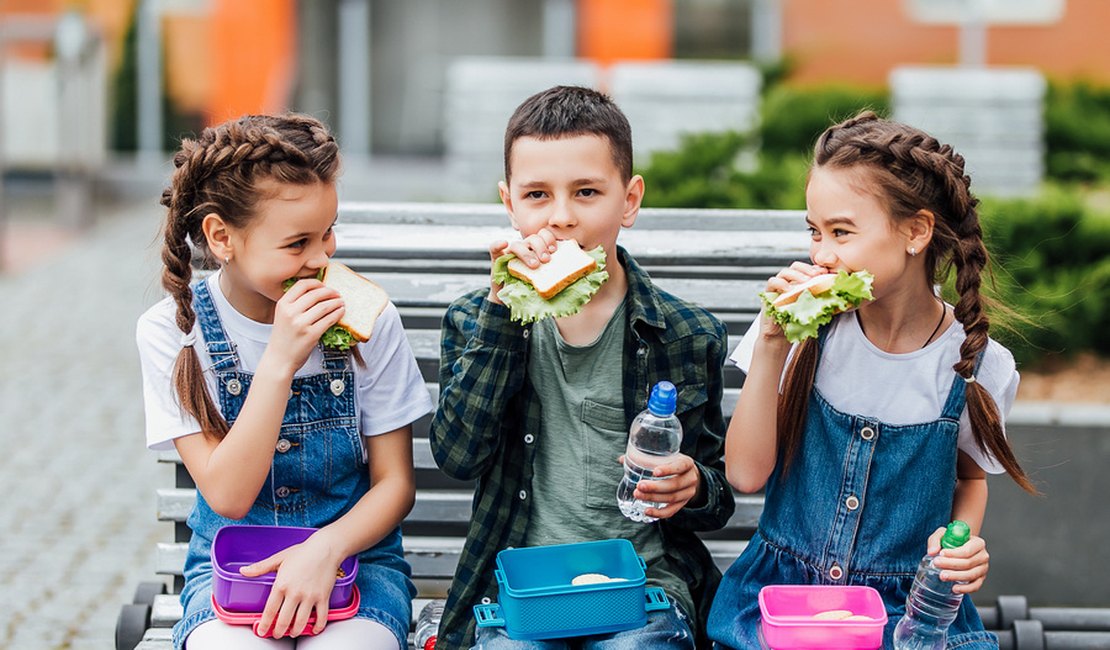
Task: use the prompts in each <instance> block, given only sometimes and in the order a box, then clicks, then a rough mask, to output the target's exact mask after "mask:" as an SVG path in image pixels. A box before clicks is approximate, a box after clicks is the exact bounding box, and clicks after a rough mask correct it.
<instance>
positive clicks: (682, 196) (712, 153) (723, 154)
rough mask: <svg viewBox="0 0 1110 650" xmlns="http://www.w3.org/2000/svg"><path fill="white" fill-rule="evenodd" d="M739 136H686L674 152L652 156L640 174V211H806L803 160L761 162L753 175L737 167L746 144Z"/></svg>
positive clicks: (797, 157) (765, 159)
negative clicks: (642, 189)
mask: <svg viewBox="0 0 1110 650" xmlns="http://www.w3.org/2000/svg"><path fill="white" fill-rule="evenodd" d="M748 141H749V140H748V138H747V137H745V136H743V135H741V134H739V133H734V132H733V133H706V134H696V135H687V136H685V137H684V138H683V139H682V144H681V146H680V147H679V149H678V150H676V151H664V152H659V153H656V154H655V155H654V156H652V159H651V164H650V166H648V167H646V168H644V169H642V170H638V173H642V174H643V176H644V179H645V185H646V190H645V193H644V205H645V206H648V207H660V208H665V207H686V208H737V207H739V208H770V207H775V208H781V209H789V208H802V207H805V187H804V185H805V175H806V170H807V161H806V158H805V156H801V155H795V156H780V157H770V156H760V161H759V163H758V164H757V165H756V166H755V167H754V169H751V170H748V169H745V168H744V166H742V165H738V164H737V161H738V160H742V159H743V157H744V152H745V150H746V146H747V144H748Z"/></svg>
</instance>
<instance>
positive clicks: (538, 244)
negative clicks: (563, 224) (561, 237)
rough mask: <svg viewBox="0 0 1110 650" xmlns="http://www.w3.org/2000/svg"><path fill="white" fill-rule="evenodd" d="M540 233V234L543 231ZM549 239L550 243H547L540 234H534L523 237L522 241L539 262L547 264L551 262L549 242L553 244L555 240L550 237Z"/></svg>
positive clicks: (550, 244) (550, 245)
mask: <svg viewBox="0 0 1110 650" xmlns="http://www.w3.org/2000/svg"><path fill="white" fill-rule="evenodd" d="M540 232H541V233H542V232H543V231H540ZM550 239H551V241H548V239H545V238H544V236H543V235H542V234H540V233H536V234H535V235H529V236H527V237H525V238H524V241H525V242H526V243H527V244H528V246H529V247H531V249H532V251H533V253H534V254H535V255H536V258H537V259H538V260H539V261H540V262H549V261H551V253H552V252H553V250H552V243H551V242H553V241H554V240H555V238H554V236H551V237H550Z"/></svg>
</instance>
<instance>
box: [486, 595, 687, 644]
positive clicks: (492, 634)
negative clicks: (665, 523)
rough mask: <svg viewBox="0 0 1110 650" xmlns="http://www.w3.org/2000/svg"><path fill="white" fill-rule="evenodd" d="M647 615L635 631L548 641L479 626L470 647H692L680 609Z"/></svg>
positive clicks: (675, 607)
mask: <svg viewBox="0 0 1110 650" xmlns="http://www.w3.org/2000/svg"><path fill="white" fill-rule="evenodd" d="M647 616H648V620H647V623H645V624H644V625H643V626H642V627H638V628H636V629H634V630H625V631H623V632H612V633H610V634H598V635H596V636H584V637H576V638H568V639H552V640H549V641H516V640H513V639H510V638H509V636H508V635H507V634H506V633H505V628H503V627H480V628H478V629H477V632H476V634H475V636H476V641H477V642H476V643H475V645H474V648H473V650H570V649H571V648H581V650H653V649H654V648H659V649H660V650H663V649H666V650H683V649H684V648H687V649H691V650H692V648H693V647H694V634H693V632H691V631H690V624H689V621H688V620H687V617H686V614H685V613H684V612H683V611H682V609H681V608H679V607H677V606H675V605H671V608H670V609H664V610H661V611H658V612H648V615H647Z"/></svg>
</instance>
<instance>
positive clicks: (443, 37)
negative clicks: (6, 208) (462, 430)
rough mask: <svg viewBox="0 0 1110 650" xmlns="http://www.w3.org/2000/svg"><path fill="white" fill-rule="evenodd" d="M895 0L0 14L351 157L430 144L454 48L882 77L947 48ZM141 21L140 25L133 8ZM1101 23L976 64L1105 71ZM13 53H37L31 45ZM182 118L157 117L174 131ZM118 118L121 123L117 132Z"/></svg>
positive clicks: (17, 8)
mask: <svg viewBox="0 0 1110 650" xmlns="http://www.w3.org/2000/svg"><path fill="white" fill-rule="evenodd" d="M905 1H906V0H901V1H896V0H299V1H298V0H80V1H78V0H4V2H3V3H0V17H3V16H4V15H12V14H27V13H38V14H60V13H61V12H63V11H66V10H72V9H77V10H79V11H81V12H82V13H83V14H84V15H85V16H86V18H87V20H88V22H89V23H90V24H91V25H93V26H94V27H95V28H96V30H97V32H98V33H99V34H100V35H101V37H102V38H103V39H104V42H105V45H106V51H107V57H106V58H107V65H108V68H109V71H110V73H109V78H110V79H113V81H111V82H110V83H113V84H118V83H119V75H116V74H115V73H116V72H117V71H119V70H121V69H123V67H124V66H125V65H126V64H127V62H128V61H129V60H130V61H131V65H132V66H134V65H135V63H134V59H135V58H136V51H137V50H136V47H135V46H134V42H135V38H136V36H135V35H136V33H138V35H139V40H140V41H141V38H142V36H143V35H144V34H146V33H148V32H152V31H153V32H156V34H155V36H156V37H157V42H158V43H160V44H161V48H160V56H161V57H162V61H163V64H164V65H162V66H159V67H158V68H157V69H156V72H157V73H158V74H160V75H161V77H160V78H159V79H158V84H159V86H160V87H161V88H162V90H163V92H164V93H165V94H166V96H167V97H168V99H169V103H170V106H171V108H172V110H173V111H175V112H176V113H178V114H180V115H184V116H186V117H188V118H190V119H191V122H188V121H186V123H188V124H193V125H195V126H196V127H197V128H199V126H202V125H203V124H205V123H214V122H218V121H222V120H224V119H226V118H228V117H231V116H235V115H239V114H242V113H247V112H262V111H280V110H285V109H296V110H301V111H307V112H310V113H313V114H315V115H317V116H319V117H321V118H323V119H325V120H326V121H328V122H329V124H331V125H332V127H333V128H335V129H336V131H337V132H338V133H339V135H340V138H341V140H342V142H343V146H344V149H345V150H347V151H349V152H350V153H355V154H358V153H382V154H406V155H408V154H416V155H439V154H441V153H443V151H444V149H445V143H444V116H443V113H444V106H445V105H447V101H446V97H445V93H446V91H445V89H446V88H447V86H448V84H447V80H446V78H445V77H446V71H447V70H448V69H449V67H450V64H451V62H452V61H453V60H455V59H456V58H457V57H461V56H475V55H490V56H514V57H546V58H578V59H585V60H589V61H592V62H594V63H597V64H600V65H602V66H605V65H608V64H610V63H613V62H616V61H627V60H658V59H670V58H682V59H731V60H737V59H761V60H774V59H777V58H779V57H781V56H783V55H786V56H788V57H789V58H790V60H791V61H792V63H793V66H794V68H793V70H794V72H793V76H792V78H791V82H792V83H805V84H819V83H826V82H834V81H835V82H849V83H860V84H868V85H874V86H884V85H886V83H887V79H888V77H889V74H890V72H891V70H893V69H894V68H895V67H896V66H899V65H904V64H923V65H933V64H951V63H954V62H956V60H957V57H958V52H959V45H958V32H957V28H955V27H937V26H925V25H920V24H917V23H915V22H913V21H912V20H911V19H910V18H909V16H908V13H907V12H906V10H905V6H904V2H905ZM144 11H146V12H148V13H147V14H144V13H143V12H144ZM150 12H152V13H150ZM148 15H153V16H154V19H153V22H149V21H148V22H145V23H144V22H142V21H139V20H138V18H139V17H141V16H148ZM1108 24H1110V2H1107V1H1106V0H1067V5H1066V12H1065V14H1064V16H1063V19H1062V20H1061V21H1060V22H1058V23H1056V24H1054V25H1051V26H1030V27H992V28H990V30H989V40H988V53H987V60H988V62H989V63H990V64H992V65H1008V64H1021V65H1026V66H1032V67H1035V68H1037V69H1039V70H1041V71H1043V72H1044V73H1045V74H1046V75H1047V76H1048V77H1049V78H1050V79H1051V78H1076V77H1082V78H1087V79H1090V80H1092V81H1095V82H1099V83H1110V47H1108V46H1107V45H1106V39H1105V35H1104V34H1103V33H1102V32H1103V31H1104V27H1105V26H1106V25H1108ZM151 25H153V27H152V26H151ZM144 30H145V31H144ZM148 35H149V34H148ZM129 43H130V45H129ZM19 55H20V56H31V57H40V58H41V57H49V56H50V55H51V54H50V51H49V48H44V47H40V48H39V49H38V50H34V48H31V49H29V50H28V49H27V48H24V50H23V51H22V52H20V53H19ZM128 57H130V59H129V58H128ZM148 78H149V77H148ZM140 85H141V84H140ZM148 85H149V84H148ZM142 92H148V93H149V91H143V90H142V89H141V88H139V89H138V90H136V91H134V92H132V91H131V90H130V89H127V90H126V91H125V92H124V93H123V96H124V98H125V99H126V98H127V97H130V96H133V95H135V94H141V93H142ZM128 93H130V94H128ZM149 106H150V105H149V104H148V105H147V108H148V110H147V113H146V114H147V116H148V118H149V114H150V113H151V110H150V108H149ZM155 106H157V104H155ZM111 110H113V111H116V112H117V113H118V110H119V108H118V106H117V107H111ZM137 114H138V117H137V118H135V121H136V122H141V121H143V119H144V118H143V115H142V111H138V112H137ZM158 117H159V119H161V116H158ZM129 119H130V118H129ZM117 121H118V120H117ZM181 124H182V122H181V121H180V120H179V121H178V122H172V121H170V120H167V121H166V122H161V121H159V123H158V126H159V127H160V128H161V129H162V130H163V131H165V132H168V133H169V132H172V133H171V135H172V136H177V135H178V133H177V132H175V131H178V130H181V129H182V127H181ZM130 127H131V124H130V122H128V121H124V123H123V124H122V126H119V127H117V128H130ZM136 128H138V125H136ZM149 141H150V139H149V138H148V139H147V142H149Z"/></svg>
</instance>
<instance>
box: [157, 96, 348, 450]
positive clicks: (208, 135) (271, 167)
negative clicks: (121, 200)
mask: <svg viewBox="0 0 1110 650" xmlns="http://www.w3.org/2000/svg"><path fill="white" fill-rule="evenodd" d="M173 164H174V173H173V176H172V178H171V180H170V185H169V187H167V188H166V189H165V190H163V192H162V199H161V203H162V205H164V206H165V207H166V208H167V216H166V224H165V228H164V231H165V232H164V244H163V247H162V264H163V267H164V268H163V270H162V287H163V288H164V289H165V290H166V293H167V294H168V295H169V296H170V297H171V298H173V300H174V302H175V303H176V305H177V314H176V319H175V321H176V324H177V327H178V329H180V330H181V332H182V334H183V335H188V334H189V333H191V332H192V331H193V328H194V327H195V325H196V313H195V311H194V310H193V291H192V288H191V286H190V282H191V281H192V276H193V273H192V259H193V249H194V248H195V249H196V251H197V252H198V253H199V254H200V256H201V257H202V259H203V263H204V264H205V266H206V267H208V268H211V267H212V266H213V260H212V259H211V252H210V250H209V247H208V241H207V239H206V237H205V234H204V227H203V223H204V219H205V217H206V216H207V215H209V214H216V215H219V217H220V218H221V219H222V220H223V221H224V222H225V223H227V224H228V225H229V226H231V227H234V228H238V229H242V228H244V227H245V226H246V225H247V224H248V223H249V221H250V220H251V219H252V218H253V216H254V207H255V205H256V204H257V202H258V201H259V200H260V198H261V195H260V191H259V189H258V187H257V184H258V182H259V181H261V180H263V179H272V180H274V181H277V182H279V183H289V184H297V185H306V184H310V183H314V182H322V183H332V182H334V181H335V178H336V176H337V175H338V172H339V147H338V145H337V144H336V142H335V138H334V137H333V136H332V135H331V133H330V132H329V131H328V130H327V128H326V127H325V126H324V125H323V124H321V123H320V122H319V121H317V120H315V119H313V118H311V117H307V116H304V115H295V114H289V115H283V116H269V115H248V116H244V117H242V118H240V119H238V120H234V121H229V122H225V123H223V124H220V125H218V126H215V127H210V128H207V129H205V130H204V131H203V132H201V134H200V136H199V137H198V138H196V139H186V140H184V141H183V142H182V143H181V149H180V150H179V151H178V152H177V153H176V154H174V157H173ZM173 382H174V388H175V392H176V394H177V397H178V402H179V403H180V404H181V407H182V408H183V409H184V411H185V412H186V413H188V414H190V415H192V416H193V417H194V418H196V420H197V422H198V423H199V425H200V429H201V431H202V432H203V433H204V434H205V435H208V436H211V437H214V438H216V439H222V438H223V437H224V436H225V435H227V431H228V425H227V422H226V421H225V420H224V418H223V416H222V415H221V414H220V412H219V409H218V408H217V407H216V405H215V403H214V402H213V401H212V397H211V396H210V395H209V393H208V389H207V387H206V383H205V381H204V374H203V370H202V369H201V367H200V361H199V358H198V357H197V355H196V353H195V351H194V349H193V347H192V346H183V347H182V349H181V352H180V353H179V354H178V357H177V361H176V362H175V364H174V371H173Z"/></svg>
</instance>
